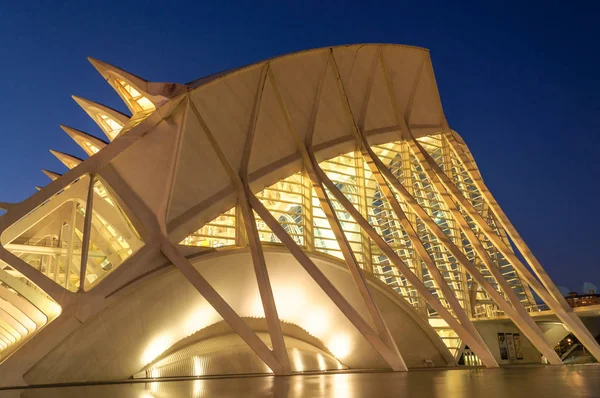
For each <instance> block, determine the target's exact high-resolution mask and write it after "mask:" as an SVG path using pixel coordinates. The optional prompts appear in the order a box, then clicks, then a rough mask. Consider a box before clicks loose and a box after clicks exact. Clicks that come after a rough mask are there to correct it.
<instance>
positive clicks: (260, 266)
mask: <svg viewBox="0 0 600 398" xmlns="http://www.w3.org/2000/svg"><path fill="white" fill-rule="evenodd" d="M265 68H268V67H265ZM265 79H266V69H263V71H262V76H261V84H259V87H258V90H257V94H256V97H255V103H254V108H253V111H252V118H251V121H250V126H249V131H248V135H247V136H248V140H247V142H246V143H245V148H244V156H243V161H242V167H241V170H240V172H239V174H238V173H237V172H236V170H235V169H234V167H233V166H232V164H231V162H230V161H229V160H228V159H227V157H226V156H225V154H224V152H223V151H222V150H221V148H220V147H219V145H218V144H217V142H216V140H215V138H214V136H213V135H212V133H211V131H210V129H209V127H208V125H207V124H206V123H205V122H204V119H203V118H202V115H201V114H200V112H199V111H198V108H197V107H196V105H195V104H194V101H193V100H192V99H191V98H190V99H189V104H190V107H191V109H192V111H193V113H194V115H195V117H196V118H197V120H198V121H199V122H200V124H201V125H202V127H203V129H204V131H205V133H206V136H207V138H208V140H209V142H210V143H211V145H212V147H213V149H214V150H215V152H216V153H217V155H218V157H219V160H220V161H221V164H222V165H223V167H224V168H225V170H226V172H227V174H228V175H229V177H230V179H231V181H232V183H233V185H234V186H235V187H236V190H237V193H238V200H239V208H240V211H241V213H242V218H243V220H244V228H245V232H246V235H247V237H248V243H249V246H250V253H251V255H252V264H253V265H254V273H255V275H256V281H257V284H258V290H259V293H260V298H261V302H262V305H263V310H264V313H265V318H266V320H267V326H268V329H269V335H270V337H271V343H272V344H273V351H272V352H271V351H270V350H269V352H271V354H273V355H274V358H276V360H277V363H278V365H279V367H278V369H277V370H276V369H273V368H272V367H271V366H269V367H271V369H272V370H273V372H275V374H290V373H291V365H290V360H289V357H288V353H287V348H286V346H285V342H284V339H283V332H282V330H281V322H280V321H279V314H278V312H277V306H276V305H275V297H274V295H273V289H272V286H271V281H270V279H269V273H268V271H267V264H266V262H265V257H264V253H263V250H262V246H261V243H260V239H259V236H258V230H257V228H256V220H255V219H254V214H253V213H252V209H251V208H250V205H249V203H248V199H247V197H248V196H247V195H248V193H249V192H250V188H249V187H248V181H247V174H248V173H247V164H248V159H249V157H250V148H251V145H252V138H253V136H254V130H255V126H256V120H257V118H258V112H259V109H260V102H261V97H262V91H263V88H264V82H265Z"/></svg>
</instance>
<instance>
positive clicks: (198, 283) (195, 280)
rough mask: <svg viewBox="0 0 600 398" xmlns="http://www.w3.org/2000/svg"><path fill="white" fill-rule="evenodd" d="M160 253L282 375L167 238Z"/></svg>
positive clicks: (270, 354)
mask: <svg viewBox="0 0 600 398" xmlns="http://www.w3.org/2000/svg"><path fill="white" fill-rule="evenodd" d="M160 250H161V252H162V253H163V254H164V255H165V257H167V259H169V261H171V262H172V263H173V265H175V267H177V269H178V270H179V271H180V272H181V273H182V274H183V276H185V278H186V279H187V280H188V281H189V282H190V283H191V284H192V285H193V286H194V288H195V289H196V290H197V291H198V292H199V293H200V294H201V295H202V296H203V297H204V298H205V299H206V301H208V303H209V304H210V305H211V306H212V307H213V308H214V309H215V311H217V312H218V313H219V315H221V317H222V318H223V320H225V322H227V323H228V324H229V326H231V328H232V329H233V330H234V331H235V332H236V333H237V334H238V335H239V336H240V337H241V338H242V339H243V340H244V341H245V342H246V344H248V346H250V348H251V349H252V350H253V351H254V352H255V353H256V355H258V356H259V357H260V359H262V360H263V361H264V363H265V364H266V365H267V366H268V367H269V368H270V369H271V370H272V371H273V373H275V374H276V375H280V374H284V368H283V366H281V364H280V363H279V361H278V360H277V359H276V358H275V355H274V354H273V352H272V351H271V350H270V349H269V347H267V346H266V345H265V343H263V341H262V340H261V339H260V338H259V337H258V336H257V335H256V333H254V331H252V329H250V327H248V325H246V323H245V322H244V320H243V319H242V318H241V317H240V316H239V315H238V314H237V313H236V312H235V311H234V310H233V308H231V307H230V306H229V304H227V302H226V301H225V300H224V299H223V297H221V295H220V294H219V293H218V292H217V291H216V290H215V289H214V288H213V287H212V286H211V285H210V283H208V281H207V280H206V279H204V277H203V276H202V275H200V273H199V272H198V271H197V270H196V268H194V266H193V265H192V263H190V261H189V260H188V259H187V258H185V256H183V255H182V254H180V253H179V251H178V250H177V248H176V247H175V246H174V245H173V244H172V243H171V242H169V240H168V239H167V237H165V236H163V237H161V239H160Z"/></svg>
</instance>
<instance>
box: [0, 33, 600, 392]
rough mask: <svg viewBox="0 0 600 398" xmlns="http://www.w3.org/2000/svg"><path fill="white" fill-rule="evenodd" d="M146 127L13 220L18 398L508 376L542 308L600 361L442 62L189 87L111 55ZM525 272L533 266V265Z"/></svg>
mask: <svg viewBox="0 0 600 398" xmlns="http://www.w3.org/2000/svg"><path fill="white" fill-rule="evenodd" d="M91 62H92V64H93V65H94V66H95V67H96V69H98V71H99V72H100V73H101V74H102V76H103V77H104V78H105V79H106V80H107V82H108V83H109V84H110V85H111V86H112V87H113V88H114V89H115V90H116V91H117V93H118V94H119V96H120V97H121V98H122V99H123V100H124V101H125V103H126V104H127V107H128V108H129V110H130V111H131V113H132V116H127V115H124V114H122V113H120V112H117V111H115V110H112V109H110V108H108V107H105V106H103V105H100V104H97V103H94V102H91V101H88V100H85V99H82V98H79V97H74V99H75V101H76V102H77V103H78V104H79V105H80V106H81V107H82V108H83V110H84V111H85V112H87V113H88V114H89V115H90V117H92V119H93V120H94V121H95V122H96V123H97V124H98V126H99V127H100V129H101V130H102V132H103V133H104V134H105V135H106V138H107V141H104V140H102V139H99V138H96V137H94V136H91V135H89V134H87V133H84V132H82V131H79V130H76V129H74V128H71V127H66V126H61V127H62V128H63V129H64V130H65V132H66V133H67V134H69V135H70V136H71V137H72V138H73V139H74V140H75V141H76V142H77V144H79V145H80V146H81V147H82V149H83V151H84V152H85V154H87V155H88V156H89V158H87V159H85V160H82V159H80V158H78V157H75V156H72V155H68V154H64V153H61V152H57V151H52V153H53V154H54V155H55V156H56V157H57V158H58V159H59V160H60V161H61V162H62V163H63V164H64V165H65V166H66V167H67V168H68V169H69V170H68V171H67V172H66V173H64V175H61V174H59V173H56V172H52V171H47V170H44V173H45V174H46V175H47V176H48V177H50V179H51V180H52V182H51V183H50V184H49V185H48V186H46V187H44V188H40V191H39V192H37V193H36V194H34V195H33V196H31V197H30V198H27V199H26V200H24V201H23V202H21V203H16V204H8V203H2V207H3V208H5V209H6V213H5V214H4V215H2V216H1V217H0V233H1V235H0V243H1V247H0V268H1V269H0V361H2V362H1V363H0V372H1V374H2V375H3V376H4V375H6V377H3V380H2V381H0V385H13V384H23V383H27V384H48V383H57V382H81V381H98V380H116V379H126V378H129V377H172V376H197V375H206V374H228V373H253V372H258V373H261V372H265V373H268V372H273V373H275V374H278V375H279V374H289V373H292V372H302V371H309V370H332V369H347V368H350V369H355V368H371V369H372V368H381V369H386V368H387V369H392V370H394V371H404V370H407V369H408V368H412V367H420V366H431V365H434V366H455V365H456V364H457V361H458V359H459V358H460V355H461V353H462V350H463V349H464V348H465V346H468V348H469V351H468V352H469V359H468V362H469V363H472V364H483V365H485V366H487V367H497V366H498V363H499V362H501V358H500V356H499V352H498V348H497V347H496V346H494V345H493V344H492V342H493V339H490V338H488V337H486V336H487V335H486V336H484V333H483V332H482V330H484V329H485V327H483V329H482V326H479V325H480V324H481V323H482V322H485V321H489V320H495V319H503V320H505V321H506V322H508V323H510V324H511V325H512V327H514V328H515V329H518V331H519V333H521V334H522V335H523V337H524V339H523V340H524V342H523V347H524V350H529V351H528V352H529V354H527V355H529V357H528V358H529V359H530V361H531V362H533V361H535V360H539V353H541V354H542V355H543V356H545V357H546V358H547V360H548V361H549V362H550V363H551V364H560V363H561V362H560V359H559V358H558V356H557V355H556V354H555V352H554V350H553V348H552V344H551V343H550V342H549V341H548V340H547V338H546V337H545V335H544V333H543V332H542V330H540V328H539V327H538V325H537V324H536V323H535V322H534V320H533V318H532V317H531V314H533V313H535V314H537V313H539V312H540V311H542V310H543V308H541V307H540V306H539V305H538V304H537V303H536V301H535V300H536V299H539V300H540V302H543V303H544V304H545V306H547V308H548V310H547V311H548V313H551V314H553V316H556V317H557V318H558V319H559V320H560V322H562V324H563V325H564V327H565V328H567V329H568V330H570V331H571V332H572V333H574V334H575V335H576V336H577V338H578V339H579V340H580V341H581V342H582V343H583V344H584V345H585V346H586V348H587V349H588V350H589V351H590V352H591V353H592V354H593V355H594V356H595V357H596V358H600V347H599V346H598V344H597V343H596V341H595V340H594V338H593V337H592V335H591V334H590V332H589V331H588V330H587V329H586V328H585V327H584V326H583V324H582V322H581V321H580V319H579V318H578V317H577V316H576V315H575V314H574V313H573V311H572V309H571V308H570V307H569V306H568V305H567V304H566V302H565V300H564V299H563V298H562V296H561V295H560V293H559V292H558V290H557V288H556V287H555V285H554V284H553V282H552V281H551V280H550V279H549V277H548V275H547V274H546V273H545V272H544V270H543V268H542V267H541V265H540V264H539V263H538V261H537V260H536V259H535V257H534V256H533V254H532V253H531V251H530V250H529V249H528V248H527V245H526V244H525V243H524V242H523V240H522V239H521V237H520V236H519V234H518V233H517V232H516V230H515V229H514V227H513V226H512V224H511V223H510V221H509V220H508V219H507V217H506V215H505V214H504V213H503V212H502V210H501V209H500V207H499V206H498V204H497V203H496V201H495V200H494V198H493V196H492V195H491V193H490V192H489V190H488V189H487V187H486V186H485V184H484V182H483V180H482V178H481V175H480V173H479V171H478V169H477V166H476V164H475V161H474V159H473V157H472V156H471V154H470V152H469V150H468V148H467V146H466V144H465V143H464V141H463V140H462V139H461V138H460V136H459V135H458V134H457V133H456V132H455V131H453V130H451V129H450V127H449V126H448V123H447V121H446V119H445V117H444V113H443V110H442V106H441V103H440V99H439V95H438V91H437V86H436V83H435V78H434V75H433V69H432V65H431V61H430V57H429V53H428V52H427V51H426V50H423V49H420V48H414V47H407V46H399V45H352V46H343V47H333V48H322V49H316V50H310V51H305V52H300V53H296V54H291V55H286V56H282V57H278V58H274V59H271V60H268V61H263V62H259V63H257V64H253V65H250V66H247V67H244V68H239V69H236V70H233V71H229V72H225V73H221V74H217V75H213V76H209V77H206V78H202V79H199V80H196V81H194V82H191V83H188V84H185V85H183V84H167V83H151V82H147V81H145V80H143V79H140V78H139V77H137V76H134V75H132V74H130V73H127V72H125V71H122V70H120V69H118V68H115V67H112V66H110V65H107V64H105V63H102V62H100V61H96V60H91ZM519 254H520V256H522V258H524V259H525V262H523V261H521V260H520V256H519Z"/></svg>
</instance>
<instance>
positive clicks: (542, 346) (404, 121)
mask: <svg viewBox="0 0 600 398" xmlns="http://www.w3.org/2000/svg"><path fill="white" fill-rule="evenodd" d="M380 60H381V66H382V68H383V75H384V78H385V80H386V86H387V91H388V94H389V96H390V101H391V105H392V108H393V109H394V113H395V117H396V122H397V123H398V125H400V126H403V128H404V131H405V132H406V134H407V135H408V137H411V132H410V128H409V118H410V108H411V106H412V102H413V101H414V93H415V91H416V87H417V85H418V83H419V81H418V80H417V81H416V82H415V86H414V87H413V94H412V95H411V98H410V99H409V102H408V104H407V106H406V109H405V110H404V111H402V109H401V107H400V106H399V103H398V100H397V98H396V93H395V91H394V89H393V85H392V83H391V81H390V75H389V73H388V70H387V66H386V62H385V58H384V57H383V55H381V54H380ZM404 138H405V137H403V139H404ZM409 142H410V141H409ZM371 153H372V152H371ZM372 155H374V154H373V153H372ZM372 160H373V161H374V162H375V165H376V167H377V168H378V169H379V170H380V171H381V172H382V173H383V174H384V176H385V177H386V178H387V180H388V181H389V182H390V184H392V186H393V187H394V188H395V189H396V190H397V192H398V193H399V194H400V196H402V197H403V199H404V200H405V202H406V204H407V205H408V206H409V207H410V208H411V209H412V210H413V211H414V212H415V213H416V214H417V216H418V217H419V218H421V220H422V221H423V222H424V223H425V225H426V226H427V228H428V229H429V231H430V232H432V233H433V235H434V236H435V237H436V238H437V239H438V240H439V241H440V242H441V243H442V244H443V245H444V247H446V249H447V250H448V251H449V252H450V253H451V254H452V255H453V256H454V258H456V259H457V260H458V262H459V263H460V264H461V265H462V266H463V267H464V269H465V270H466V271H467V272H468V273H469V274H470V275H471V277H472V278H473V279H474V280H475V282H477V283H478V284H479V285H480V286H481V287H482V288H483V289H484V290H485V291H486V292H487V293H488V295H489V296H490V297H491V298H492V299H493V300H494V302H495V303H496V304H497V305H498V306H500V308H501V309H502V310H503V311H504V312H505V314H506V315H507V316H508V317H509V318H510V319H511V320H512V321H513V322H514V323H515V324H516V325H517V327H518V328H519V329H520V330H521V331H522V332H523V334H525V336H526V337H527V338H528V339H529V340H530V341H531V342H532V343H533V344H534V345H535V346H536V347H537V348H538V349H539V350H540V352H542V353H543V354H544V355H545V356H546V358H547V359H548V361H549V362H550V363H551V364H561V363H562V362H561V361H560V358H558V356H557V355H556V352H555V351H554V349H552V347H550V346H549V345H548V343H547V342H546V340H545V339H544V337H543V335H542V333H541V331H540V330H539V328H538V327H537V325H535V323H534V322H533V321H532V320H531V319H530V318H529V317H528V316H525V317H524V316H523V312H526V311H525V310H524V309H523V312H521V313H519V312H518V311H517V310H515V309H514V308H513V307H512V306H511V304H510V303H509V302H507V301H506V300H505V299H504V297H502V295H500V293H499V292H498V291H497V290H496V289H495V288H494V287H493V286H492V285H491V284H490V283H489V282H488V281H487V280H486V279H485V277H484V276H483V274H481V272H479V270H478V269H477V267H475V266H474V265H473V264H471V262H470V261H469V260H468V259H467V257H466V256H465V255H464V253H463V252H462V250H461V249H460V248H458V247H457V246H456V245H455V244H454V243H453V242H452V241H451V240H450V238H449V237H448V236H447V235H446V234H445V233H444V232H443V231H442V230H441V228H440V227H439V226H438V225H437V224H436V223H435V221H434V220H432V219H431V217H430V216H429V214H428V213H427V212H426V211H425V210H424V209H423V208H422V207H421V206H420V205H419V203H417V201H416V200H415V199H414V197H413V196H412V195H411V194H410V193H409V192H408V190H407V189H406V188H405V187H404V186H403V185H402V184H401V183H400V181H398V180H397V179H396V177H395V176H394V175H393V174H392V172H391V171H390V170H389V169H388V168H387V166H386V165H385V164H383V162H382V161H381V160H380V159H379V158H378V157H377V156H373V157H372ZM438 193H439V192H438ZM450 204H451V203H450ZM446 206H447V207H450V206H449V203H446ZM453 217H454V218H455V221H456V222H457V223H458V224H459V226H460V224H461V220H463V221H464V219H463V217H462V215H460V214H458V218H457V217H456V216H454V214H453ZM467 227H468V225H467ZM461 229H463V228H462V226H461ZM469 230H470V229H469ZM463 232H464V229H463ZM475 240H477V238H475ZM472 243H473V242H472ZM476 243H480V242H479V240H477V242H476ZM482 254H483V258H482V259H483V260H484V261H485V259H486V258H489V256H488V255H487V252H485V250H483V253H482ZM487 265H488V269H489V271H490V272H491V273H492V275H494V276H495V278H496V279H497V280H498V283H502V282H504V283H505V287H508V289H506V288H505V289H503V290H506V291H505V293H506V294H507V295H509V297H510V295H511V294H512V296H513V299H516V301H515V303H516V305H517V306H518V305H519V302H518V299H517V298H516V295H515V294H514V292H513V291H512V289H510V287H509V286H508V284H507V283H506V281H505V280H504V278H503V277H502V275H501V273H500V271H499V269H496V268H495V266H494V265H493V264H490V263H487ZM499 278H500V279H499ZM525 315H526V314H525Z"/></svg>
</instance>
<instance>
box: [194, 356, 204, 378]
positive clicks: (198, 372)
mask: <svg viewBox="0 0 600 398" xmlns="http://www.w3.org/2000/svg"><path fill="white" fill-rule="evenodd" d="M193 361H194V376H202V375H203V374H204V367H203V366H202V361H200V357H194V358H193Z"/></svg>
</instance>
